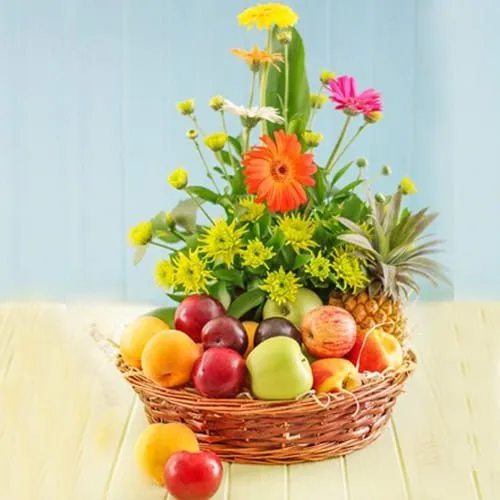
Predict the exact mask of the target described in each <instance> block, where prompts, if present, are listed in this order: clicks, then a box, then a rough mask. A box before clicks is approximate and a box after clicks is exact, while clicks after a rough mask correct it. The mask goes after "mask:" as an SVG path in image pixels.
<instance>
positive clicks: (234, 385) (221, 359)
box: [192, 347, 246, 398]
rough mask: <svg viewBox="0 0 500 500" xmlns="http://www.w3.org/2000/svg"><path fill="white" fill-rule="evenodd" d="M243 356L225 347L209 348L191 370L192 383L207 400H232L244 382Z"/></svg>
mask: <svg viewBox="0 0 500 500" xmlns="http://www.w3.org/2000/svg"><path fill="white" fill-rule="evenodd" d="M245 375H246V369H245V360H244V359H243V356H242V355H241V354H240V353H238V352H236V351H235V350H233V349H229V348H227V347H211V348H210V349H208V350H207V351H205V352H204V353H203V354H202V356H201V358H200V359H199V360H198V361H197V362H196V364H195V366H194V368H193V375H192V378H193V383H194V386H195V387H196V389H198V391H199V393H200V394H201V395H203V396H206V397H207V398H234V397H235V396H236V395H237V394H238V393H239V392H240V391H241V388H242V387H243V384H244V382H245Z"/></svg>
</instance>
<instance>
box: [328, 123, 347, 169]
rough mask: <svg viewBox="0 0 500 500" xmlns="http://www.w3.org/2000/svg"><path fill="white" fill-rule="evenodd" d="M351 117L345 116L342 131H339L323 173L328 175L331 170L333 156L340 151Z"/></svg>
mask: <svg viewBox="0 0 500 500" xmlns="http://www.w3.org/2000/svg"><path fill="white" fill-rule="evenodd" d="M351 119H352V116H347V117H346V120H345V123H344V126H343V127H342V130H341V131H340V135H339V138H338V139H337V143H336V144H335V146H334V148H333V151H332V153H331V155H330V157H329V158H328V161H327V162H326V165H325V173H326V174H327V175H328V174H329V173H330V172H331V171H332V168H333V165H334V161H335V156H336V155H337V152H338V150H339V149H340V146H341V145H342V141H343V140H344V137H345V134H346V132H347V129H348V128H349V124H350V123H351Z"/></svg>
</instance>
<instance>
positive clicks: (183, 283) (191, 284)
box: [174, 248, 214, 294]
mask: <svg viewBox="0 0 500 500" xmlns="http://www.w3.org/2000/svg"><path fill="white" fill-rule="evenodd" d="M174 266H175V269H176V271H175V284H176V286H179V287H182V288H183V289H184V292H186V293H187V294H192V293H199V292H206V291H207V285H208V282H209V281H210V280H213V279H214V276H213V274H212V273H211V272H210V271H209V270H208V269H207V263H206V262H205V261H204V260H202V258H201V257H200V255H199V248H197V249H196V250H189V254H185V253H179V254H178V255H177V257H176V258H174Z"/></svg>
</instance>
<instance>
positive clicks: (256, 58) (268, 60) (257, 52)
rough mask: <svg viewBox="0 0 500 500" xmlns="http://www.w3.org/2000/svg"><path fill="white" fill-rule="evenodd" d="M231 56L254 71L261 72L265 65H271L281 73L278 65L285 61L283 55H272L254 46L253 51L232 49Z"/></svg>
mask: <svg viewBox="0 0 500 500" xmlns="http://www.w3.org/2000/svg"><path fill="white" fill-rule="evenodd" d="M231 54H233V56H236V57H239V58H240V59H243V61H245V62H246V63H248V65H249V66H250V69H251V70H252V71H259V69H260V67H261V66H262V65H263V64H271V65H272V66H274V67H275V68H276V69H277V70H278V71H279V70H280V69H279V66H278V65H277V64H276V63H277V62H283V61H284V60H285V58H284V57H283V54H281V53H280V52H275V53H271V52H268V51H267V50H262V49H259V47H258V46H257V45H254V46H253V48H252V50H245V49H231Z"/></svg>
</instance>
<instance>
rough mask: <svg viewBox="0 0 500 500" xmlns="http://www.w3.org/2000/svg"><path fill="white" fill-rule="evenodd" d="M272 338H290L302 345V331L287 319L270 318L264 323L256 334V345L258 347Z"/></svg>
mask: <svg viewBox="0 0 500 500" xmlns="http://www.w3.org/2000/svg"><path fill="white" fill-rule="evenodd" d="M272 337H290V338H291V339H293V340H295V341H296V342H297V343H298V344H299V345H300V344H301V343H302V335H301V334H300V330H298V329H297V328H296V327H295V325H294V324H293V323H292V322H291V321H288V320H287V319H285V318H268V319H265V320H264V321H262V322H261V323H260V325H259V326H258V327H257V331H256V332H255V338H254V344H255V346H258V345H259V344H261V343H262V342H264V341H265V340H267V339H270V338H272Z"/></svg>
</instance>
